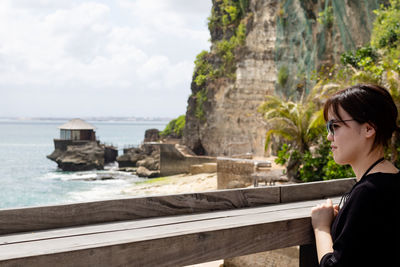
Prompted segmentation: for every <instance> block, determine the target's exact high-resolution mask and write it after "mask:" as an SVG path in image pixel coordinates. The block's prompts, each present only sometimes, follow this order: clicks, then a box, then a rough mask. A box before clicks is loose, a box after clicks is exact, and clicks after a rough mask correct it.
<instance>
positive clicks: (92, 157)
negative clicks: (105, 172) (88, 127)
mask: <svg viewBox="0 0 400 267" xmlns="http://www.w3.org/2000/svg"><path fill="white" fill-rule="evenodd" d="M47 158H49V159H51V160H53V161H55V162H57V164H58V167H59V168H60V169H62V170H63V171H85V170H92V169H97V170H102V169H103V168H104V147H103V146H101V145H99V144H98V143H97V142H86V143H85V144H84V145H69V146H68V147H67V149H66V150H65V151H63V150H60V149H55V150H54V152H53V153H52V154H50V155H48V156H47Z"/></svg>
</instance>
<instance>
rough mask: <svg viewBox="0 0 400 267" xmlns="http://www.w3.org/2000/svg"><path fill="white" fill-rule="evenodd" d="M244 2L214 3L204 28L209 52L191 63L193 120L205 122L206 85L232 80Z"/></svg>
mask: <svg viewBox="0 0 400 267" xmlns="http://www.w3.org/2000/svg"><path fill="white" fill-rule="evenodd" d="M248 5H249V4H248V1H247V0H215V3H214V5H213V8H212V10H211V15H210V17H209V18H208V21H209V22H208V28H209V30H210V32H211V35H212V39H214V40H212V41H213V47H212V49H211V51H210V52H208V51H205V50H203V51H201V52H200V53H199V54H198V55H197V56H196V60H195V62H194V63H195V68H194V73H193V81H194V83H195V85H196V88H195V90H193V88H192V90H193V94H192V97H194V98H195V103H196V107H195V111H194V112H195V117H196V118H197V119H199V120H200V121H205V119H206V116H205V111H204V107H203V105H204V103H205V102H206V101H207V88H206V87H207V83H210V82H213V81H215V80H216V79H218V78H228V79H235V78H236V77H235V71H236V56H235V55H236V50H237V49H238V48H240V47H241V46H242V45H244V42H245V40H246V24H247V16H248V11H247V10H248Z"/></svg>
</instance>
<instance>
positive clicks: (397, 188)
mask: <svg viewBox="0 0 400 267" xmlns="http://www.w3.org/2000/svg"><path fill="white" fill-rule="evenodd" d="M399 199H400V172H399V173H397V174H390V173H372V174H369V175H367V176H365V177H364V178H362V179H361V180H360V181H359V182H357V183H356V184H355V185H354V186H353V188H352V190H351V191H350V195H349V198H348V199H347V201H346V203H345V204H344V206H343V207H342V208H341V209H340V211H339V213H338V215H337V217H336V218H335V220H334V221H333V223H332V228H331V235H332V240H333V250H334V251H333V253H327V254H325V255H324V256H323V258H322V259H321V262H320V266H321V267H325V266H346V267H347V266H351V267H357V266H376V267H391V266H394V267H399V266H400V220H399V217H400V205H399V204H400V201H399Z"/></svg>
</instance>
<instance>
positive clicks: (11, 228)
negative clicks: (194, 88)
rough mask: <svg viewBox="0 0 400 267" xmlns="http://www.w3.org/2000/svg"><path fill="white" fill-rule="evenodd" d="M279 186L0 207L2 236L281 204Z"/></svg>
mask: <svg viewBox="0 0 400 267" xmlns="http://www.w3.org/2000/svg"><path fill="white" fill-rule="evenodd" d="M279 199H280V196H279V188H278V187H268V188H250V189H233V190H220V191H210V192H203V193H189V194H177V195H165V196H152V197H137V198H126V199H117V200H107V201H96V202H87V203H76V204H67V205H56V206H45V207H33V208H19V209H5V210H0V235H3V234H9V233H17V232H25V231H37V230H44V229H53V228H61V227H70V226H78V225H88V224H96V223H103V222H114V221H124V220H136V219H141V218H151V217H159V216H170V215H183V214H194V213H200V212H208V211H217V210H230V209H238V208H248V207H256V206H260V205H267V204H274V203H279Z"/></svg>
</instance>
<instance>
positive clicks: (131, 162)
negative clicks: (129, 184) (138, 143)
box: [117, 150, 146, 168]
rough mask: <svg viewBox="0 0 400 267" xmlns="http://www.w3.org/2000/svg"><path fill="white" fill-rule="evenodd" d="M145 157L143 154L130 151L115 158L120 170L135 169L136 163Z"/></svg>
mask: <svg viewBox="0 0 400 267" xmlns="http://www.w3.org/2000/svg"><path fill="white" fill-rule="evenodd" d="M145 157H146V155H145V154H143V153H136V151H132V150H131V151H130V152H128V153H125V154H123V155H121V156H119V157H118V158H117V162H118V166H119V167H120V168H126V167H136V163H137V162H138V161H139V160H142V159H144V158H145Z"/></svg>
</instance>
